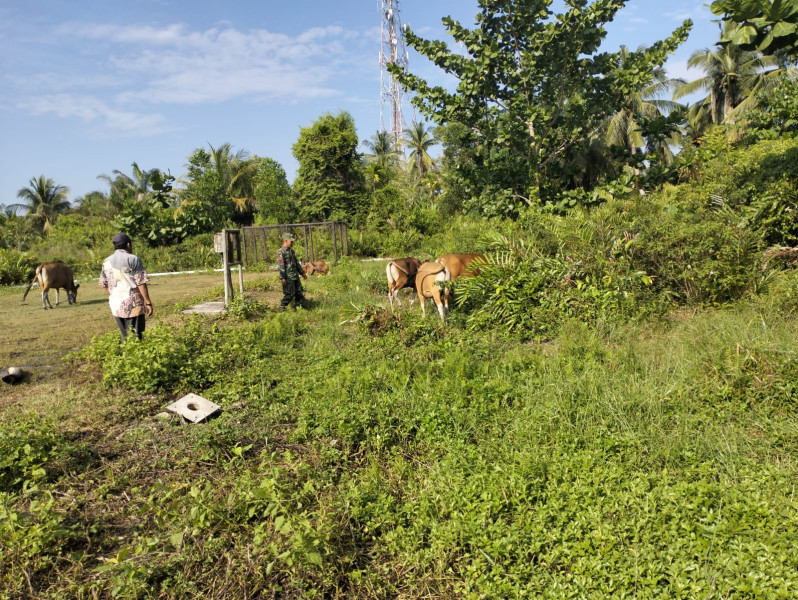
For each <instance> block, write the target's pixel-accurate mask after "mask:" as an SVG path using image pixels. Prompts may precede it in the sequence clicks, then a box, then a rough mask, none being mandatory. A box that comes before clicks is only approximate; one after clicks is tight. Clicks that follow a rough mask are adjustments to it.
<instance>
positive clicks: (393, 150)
mask: <svg viewBox="0 0 798 600" xmlns="http://www.w3.org/2000/svg"><path fill="white" fill-rule="evenodd" d="M363 145H364V146H365V147H366V148H368V149H369V150H370V151H371V153H370V154H366V160H367V162H376V163H377V164H378V165H379V167H380V168H382V169H385V168H390V167H392V166H394V165H395V164H396V161H397V158H398V157H399V150H398V149H397V147H396V141H395V140H394V139H393V136H392V135H391V134H390V133H388V132H387V131H378V132H377V133H375V134H374V135H373V136H371V139H370V140H364V141H363Z"/></svg>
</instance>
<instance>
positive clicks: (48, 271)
mask: <svg viewBox="0 0 798 600" xmlns="http://www.w3.org/2000/svg"><path fill="white" fill-rule="evenodd" d="M37 281H38V283H39V287H41V288H42V308H43V309H45V310H47V307H48V306H49V307H50V308H53V305H52V304H50V293H49V292H50V290H53V289H54V290H55V305H56V306H58V305H59V304H61V289H63V290H64V291H65V292H66V293H67V300H68V301H69V303H70V304H73V303H74V302H76V301H77V299H78V288H79V287H80V284H77V285H76V284H75V277H74V275H73V274H72V269H70V268H69V267H68V266H66V264H65V263H63V262H61V261H60V260H58V261H55V262H48V263H42V264H40V265H39V266H38V267H36V275H34V276H33V279H32V280H31V282H30V283H29V284H28V287H27V289H25V293H24V294H23V296H22V301H23V302H25V298H27V296H28V292H29V291H30V288H31V287H32V286H33V284H34V283H36V282H37Z"/></svg>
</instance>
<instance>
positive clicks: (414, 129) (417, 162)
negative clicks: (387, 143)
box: [404, 123, 438, 177]
mask: <svg viewBox="0 0 798 600" xmlns="http://www.w3.org/2000/svg"><path fill="white" fill-rule="evenodd" d="M404 143H405V146H407V147H408V148H410V156H408V157H407V162H408V164H409V165H413V166H415V168H416V172H417V173H418V176H419V177H423V176H424V173H426V172H427V171H429V170H430V169H432V166H433V165H434V164H435V161H434V160H432V157H431V156H430V155H429V152H428V151H429V149H430V148H432V146H434V145H435V144H437V143H438V140H437V139H435V136H434V134H433V132H432V130H431V129H427V128H426V127H425V125H424V123H414V124H413V125H412V126H411V127H410V128H409V129H408V130H407V131H405V140H404Z"/></svg>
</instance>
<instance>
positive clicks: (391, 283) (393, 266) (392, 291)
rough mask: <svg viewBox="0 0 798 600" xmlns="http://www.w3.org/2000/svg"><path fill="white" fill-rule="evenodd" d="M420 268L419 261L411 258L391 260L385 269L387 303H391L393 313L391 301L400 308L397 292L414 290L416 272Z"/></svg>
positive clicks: (400, 302)
mask: <svg viewBox="0 0 798 600" xmlns="http://www.w3.org/2000/svg"><path fill="white" fill-rule="evenodd" d="M420 266H421V261H420V260H418V259H417V258H413V257H412V256H408V257H407V258H397V259H396V260H392V261H391V262H389V263H388V264H387V265H386V267H385V277H386V278H387V279H388V302H390V303H391V311H393V301H394V299H396V301H397V302H398V303H399V308H402V301H401V300H400V299H399V290H401V289H404V288H415V286H416V272H417V271H418V268H419V267H420ZM410 305H411V306H412V305H413V297H412V296H411V297H410Z"/></svg>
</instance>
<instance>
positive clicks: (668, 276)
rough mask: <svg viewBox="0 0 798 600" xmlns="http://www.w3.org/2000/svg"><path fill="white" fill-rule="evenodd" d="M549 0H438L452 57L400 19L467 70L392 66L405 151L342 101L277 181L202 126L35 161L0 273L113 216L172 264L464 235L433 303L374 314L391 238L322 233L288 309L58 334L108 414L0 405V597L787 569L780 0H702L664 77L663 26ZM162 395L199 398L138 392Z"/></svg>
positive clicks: (787, 173) (785, 189) (439, 586)
mask: <svg viewBox="0 0 798 600" xmlns="http://www.w3.org/2000/svg"><path fill="white" fill-rule="evenodd" d="M567 4H568V6H569V7H570V10H569V12H568V13H567V14H565V15H560V16H559V17H558V18H549V17H550V16H551V15H550V14H549V13H548V12H547V11H548V6H549V3H548V2H545V1H543V0H533V1H532V2H522V3H519V2H513V1H511V0H490V1H485V2H481V3H480V6H481V11H482V12H481V13H480V15H479V17H478V23H479V29H478V30H476V31H473V32H471V31H467V30H465V29H464V28H462V27H461V26H460V25H459V24H457V23H454V22H453V21H449V22H448V24H449V27H450V30H451V31H452V33H453V35H454V37H455V39H456V40H460V41H462V42H463V43H465V44H466V46H467V48H468V50H469V56H468V57H463V56H459V55H453V54H451V53H449V52H448V51H447V50H446V48H445V47H444V46H443V45H441V43H439V42H428V41H425V40H422V39H421V38H419V37H417V36H416V35H415V34H413V33H412V32H407V40H408V43H410V44H412V45H414V47H416V49H417V50H419V51H420V52H421V53H422V54H425V55H427V56H429V57H430V58H431V59H432V60H433V61H434V62H435V64H438V65H439V66H441V67H442V68H444V69H446V70H447V71H449V72H452V73H454V74H456V75H457V76H458V78H459V80H460V81H461V86H460V87H458V89H457V90H456V91H455V92H450V91H444V90H440V89H431V88H429V87H428V86H427V85H426V83H425V82H424V81H423V80H421V79H419V78H416V77H414V76H413V75H411V74H409V73H404V74H402V73H399V72H396V75H397V77H400V78H401V79H402V81H403V82H404V84H405V85H407V86H408V87H409V88H412V89H414V90H415V91H416V93H417V94H418V95H417V96H416V98H417V102H418V103H419V106H420V107H421V108H422V109H425V110H427V112H428V115H429V116H430V118H431V119H432V120H433V121H434V122H435V124H436V127H435V128H429V127H427V126H426V125H425V124H419V125H418V126H416V127H414V128H413V129H412V130H410V131H409V132H408V135H407V139H406V140H404V143H405V144H406V145H407V149H408V151H409V152H408V160H407V164H404V165H403V164H402V162H401V160H400V157H401V154H400V153H399V152H398V151H397V146H396V143H395V140H392V139H391V138H390V136H389V135H387V134H385V132H378V133H377V134H375V135H374V136H373V137H371V138H370V139H369V140H367V141H366V142H364V143H363V147H364V149H365V150H366V151H367V152H366V153H364V154H362V155H361V154H359V153H358V152H357V148H358V137H357V135H356V130H355V124H354V122H353V121H352V119H351V117H350V116H349V115H347V114H345V113H341V114H338V115H324V116H322V117H321V118H320V119H319V120H318V121H317V122H316V123H314V124H313V125H312V126H311V127H308V128H305V129H303V130H302V132H301V134H300V138H299V140H298V141H297V143H296V144H295V146H294V152H295V155H296V156H297V159H298V160H299V161H300V172H299V174H298V176H297V180H296V181H295V182H294V184H293V186H292V185H290V184H289V183H288V182H287V180H286V177H285V173H284V171H283V170H282V167H281V166H280V165H278V164H277V163H276V162H275V161H273V160H271V159H268V158H261V157H251V156H249V155H248V154H247V153H246V152H243V151H239V152H234V151H233V149H232V147H231V146H230V145H228V144H225V145H223V146H221V147H219V148H213V147H211V148H209V150H205V149H197V150H195V151H194V152H193V153H192V154H191V156H190V157H189V160H188V165H187V170H188V172H187V174H186V175H185V176H184V177H182V178H181V180H180V181H177V180H175V179H173V178H172V177H171V175H169V174H164V173H162V172H161V171H160V170H158V169H153V170H150V171H144V170H142V169H140V168H139V167H138V165H136V164H135V163H134V164H133V173H132V176H128V175H125V174H123V173H119V172H117V173H115V174H114V175H113V176H111V177H107V180H108V181H109V183H110V184H111V191H110V193H109V194H104V193H99V192H98V193H97V194H91V195H88V196H86V197H85V198H82V199H80V201H79V202H78V205H77V206H75V207H72V208H67V207H64V206H63V200H64V189H63V188H62V187H59V186H58V185H57V184H56V183H55V182H52V181H51V180H47V179H46V178H45V177H41V178H35V179H33V180H31V182H30V186H29V187H28V188H25V189H26V190H27V192H21V194H20V199H22V200H24V201H25V203H26V206H27V208H28V209H29V210H28V211H27V212H28V214H27V215H25V216H21V215H20V216H17V215H16V212H15V211H13V210H12V211H11V212H10V213H9V214H8V215H6V216H4V217H0V277H2V282H3V283H20V282H22V281H25V280H26V278H29V277H30V275H31V268H32V267H33V266H35V264H36V263H37V262H39V261H41V260H43V259H45V258H46V259H56V258H62V259H64V260H68V262H70V263H71V264H73V265H74V266H75V268H76V270H77V271H78V272H79V273H82V274H89V273H94V272H96V270H97V269H98V268H99V261H100V260H101V259H102V257H103V256H104V255H105V254H106V253H107V251H108V250H107V240H108V239H109V238H110V235H111V234H112V233H113V231H114V230H116V229H119V228H125V229H127V230H128V231H138V232H140V234H139V237H140V239H141V240H147V241H148V242H149V243H148V244H143V243H142V244H140V246H139V247H138V248H137V252H138V253H139V254H141V255H142V257H143V259H144V262H145V264H147V266H148V268H149V269H150V270H171V269H177V268H183V267H193V268H196V267H202V266H208V265H213V264H214V263H215V261H216V258H215V255H213V253H212V251H211V249H210V246H211V234H212V232H213V231H216V230H218V229H220V228H221V227H223V226H228V225H229V226H235V225H236V224H240V223H252V222H254V223H274V222H291V221H295V220H303V219H321V218H337V219H346V220H347V221H348V223H349V224H350V227H351V234H350V241H351V243H352V247H353V250H354V253H355V254H357V255H361V256H376V255H383V254H389V255H400V254H402V255H405V254H414V255H418V256H420V257H422V258H430V257H434V256H437V255H440V254H442V253H446V252H472V251H480V252H485V253H486V256H487V261H486V264H485V265H484V266H483V269H482V272H481V273H480V275H479V276H477V277H474V278H470V279H464V280H460V281H458V282H456V283H455V285H454V293H455V297H456V306H455V307H454V308H453V310H452V311H451V313H450V316H449V319H448V321H447V322H446V323H440V322H438V321H437V320H435V319H433V318H428V319H427V320H426V321H422V320H421V318H420V314H419V312H418V310H417V308H416V309H414V310H412V311H411V310H407V311H402V312H398V313H397V314H393V313H391V312H389V311H388V310H387V309H386V304H387V303H386V301H385V300H384V293H385V282H384V274H383V264H382V263H377V264H374V263H361V262H359V261H356V260H349V259H344V260H343V261H342V262H341V263H339V264H338V265H337V266H336V267H335V268H334V269H333V271H332V274H331V275H330V276H328V277H326V278H323V279H318V280H315V281H313V282H312V283H311V286H310V294H309V295H310V297H311V299H312V304H311V306H310V309H309V310H299V311H297V312H288V313H278V312H277V311H275V310H274V309H273V308H272V307H271V306H270V305H269V304H268V303H266V302H262V301H255V300H252V299H249V300H241V299H239V300H238V301H237V302H236V303H235V304H234V305H233V306H232V308H231V310H230V311H229V312H228V314H227V315H226V316H224V317H221V318H218V319H215V320H211V321H208V320H207V319H204V318H200V317H187V316H182V315H180V314H179V313H178V311H177V310H169V309H167V310H166V317H165V318H163V320H162V321H161V322H159V323H157V324H156V325H155V326H154V327H152V328H151V329H150V330H149V331H148V332H147V334H146V335H145V338H144V340H143V341H141V342H137V341H133V342H131V343H128V344H126V345H124V346H120V344H119V342H118V334H117V333H109V334H107V335H103V336H100V337H98V338H95V339H94V340H93V341H92V342H91V344H89V345H87V346H86V347H85V348H82V349H79V350H77V351H75V352H73V353H72V354H71V355H70V356H69V360H70V365H71V370H72V373H73V376H74V377H81V378H83V381H85V385H86V386H88V391H87V392H86V393H87V394H90V395H96V396H97V397H102V398H104V399H105V402H106V404H107V407H106V408H107V412H106V418H107V419H108V421H109V424H108V428H109V431H114V432H117V434H118V435H116V436H115V437H111V436H110V434H106V433H104V432H103V431H99V430H95V431H93V432H91V434H84V433H81V432H82V430H81V429H80V427H78V425H77V423H78V422H79V420H78V418H75V421H69V420H66V421H56V420H55V419H53V418H51V417H50V416H49V415H48V414H44V413H43V411H39V412H33V413H30V414H19V415H15V416H14V418H10V419H8V420H4V421H3V423H2V424H0V590H3V591H0V597H2V598H16V597H24V596H25V595H31V596H35V597H43V598H64V597H69V598H73V597H74V598H93V597H115V598H182V597H200V596H203V597H219V598H243V597H263V598H266V597H283V598H314V597H315V598H418V597H431V598H474V599H477V598H520V597H541V598H608V597H612V598H616V597H617V598H624V597H626V598H685V599H688V598H690V599H691V598H736V599H743V598H785V599H786V598H792V597H794V596H795V589H796V587H798V551H796V549H795V544H794V540H795V538H796V536H797V535H798V503H796V500H795V497H794V488H795V484H796V481H795V473H796V467H798V445H796V440H798V425H796V423H798V420H796V417H798V410H797V408H796V398H798V392H797V390H798V377H797V376H796V360H798V346H797V345H796V343H795V339H796V333H798V315H796V306H798V305H797V304H796V301H797V300H798V291H797V289H798V288H796V285H798V275H797V274H796V271H795V269H794V264H795V261H796V258H798V249H796V248H797V247H798V139H796V136H795V132H796V124H797V123H798V101H796V94H795V89H796V85H797V84H796V81H795V78H794V74H793V72H792V70H791V69H790V66H791V64H792V61H793V57H794V56H795V52H794V43H793V44H792V45H791V44H790V43H789V42H790V40H794V37H793V38H790V37H789V35H788V33H789V32H787V30H786V29H785V27H784V26H781V25H779V22H780V21H781V22H784V23H787V24H789V23H792V22H794V14H793V13H791V12H787V13H784V14H781V13H779V14H769V16H768V19H769V20H768V19H765V21H762V20H761V19H762V18H763V17H762V16H761V15H757V14H754V13H755V11H756V10H759V8H758V7H760V4H762V3H761V2H758V1H752V0H740V1H739V2H731V1H728V0H724V1H723V2H715V3H714V4H713V6H715V7H716V9H717V10H719V11H721V12H725V13H726V16H727V17H728V20H729V22H730V24H729V25H727V27H726V29H725V30H724V34H723V35H724V38H723V41H722V45H719V46H718V47H717V48H716V50H717V52H716V51H714V50H713V51H710V50H707V51H706V52H701V53H697V54H696V55H695V60H694V62H695V64H696V65H705V66H706V78H704V79H703V80H701V81H699V82H697V83H695V84H694V85H692V86H691V84H689V83H687V82H667V81H666V80H665V79H664V77H663V75H662V72H661V70H660V66H661V64H662V62H663V61H664V60H665V58H666V54H667V52H668V51H671V50H672V49H673V47H675V45H676V44H678V43H679V41H680V40H681V39H683V37H684V35H685V33H686V31H687V29H688V28H689V23H688V24H685V26H684V28H682V29H680V30H678V31H677V32H675V33H674V36H673V37H672V38H669V40H666V41H665V42H663V43H661V44H655V45H653V46H652V47H651V48H649V49H640V50H639V51H637V52H633V53H629V52H626V51H624V52H620V53H618V54H612V55H608V54H599V53H598V52H597V49H598V45H599V43H600V40H601V38H602V35H603V30H602V27H601V25H602V23H604V22H606V21H607V20H608V19H610V18H611V17H612V15H613V14H614V13H615V11H617V10H618V9H620V8H621V7H622V5H623V4H624V3H623V2H621V1H617V0H597V1H596V2H594V3H592V4H590V5H587V4H586V3H584V2H569V3H567ZM764 4H768V3H764ZM774 4H775V3H774ZM721 9H722V10H721ZM732 9H740V10H743V12H744V13H745V15H744V18H743V17H739V18H738V17H735V15H736V13H735V11H734V10H732ZM751 11H754V13H752V12H751ZM735 19H736V20H735ZM757 19H760V20H757ZM737 21H739V22H741V23H743V24H742V26H741V27H743V28H750V27H754V28H756V24H757V23H765V24H764V25H763V27H764V29H763V32H764V35H763V36H759V35H758V34H757V35H754V34H753V33H752V32H751V31H750V29H745V31H744V33H741V30H735V29H734V26H733V25H732V23H736V22H737ZM773 31H777V32H780V33H781V32H784V35H780V36H779V37H785V38H788V39H785V40H780V41H779V43H778V44H773V49H774V52H775V53H774V54H772V55H765V54H761V53H760V51H766V50H768V48H770V46H769V45H768V39H770V42H772V41H773V39H772V38H773V36H772V35H771V37H770V38H768V37H767V36H768V34H769V33H772V32H773ZM763 32H760V33H763ZM576 33H579V34H580V35H581V36H582V37H581V38H580V39H581V40H582V42H581V43H582V45H581V46H579V47H576V46H573V47H571V46H570V45H569V44H567V43H565V42H567V41H568V40H569V39H572V37H573V36H574V35H576ZM735 36H737V37H735ZM741 36H745V39H744V40H743V39H742V38H741ZM735 39H736V40H738V41H739V42H740V44H741V45H738V46H735V42H734V40H735ZM516 42H518V43H517V44H516ZM510 47H512V48H519V50H518V52H517V53H515V52H509V50H508V48H510ZM572 52H576V54H575V55H573V54H571V53H572ZM541 53H547V56H550V55H556V57H557V59H558V60H557V61H553V62H552V64H551V69H550V68H549V67H546V66H540V65H538V63H537V62H536V61H537V59H536V57H538V56H540V55H541ZM582 54H585V55H587V56H590V57H591V60H583V61H577V60H576V57H578V56H581V55H582ZM719 56H723V57H724V58H723V60H716V59H717V58H718V57H719ZM536 65H537V67H539V68H536ZM554 66H556V69H555V68H554ZM741 67H742V68H741ZM525 69H529V70H530V73H531V75H530V77H533V76H534V80H526V79H524V77H525V76H524V75H523V73H524V72H525ZM552 69H553V71H552ZM554 71H556V72H557V73H560V74H562V76H563V81H565V83H566V84H567V85H562V86H561V87H560V88H559V89H556V90H555V89H554V88H553V87H551V86H552V84H553V82H554V79H555V74H554ZM586 73H587V74H589V75H590V77H591V78H594V79H593V83H594V84H595V87H594V88H592V89H584V88H583V89H580V88H579V86H578V85H575V84H574V82H575V81H577V80H578V79H579V78H580V77H584V76H585V74H586ZM558 81H559V80H558ZM568 82H570V83H568ZM527 86H529V87H528V88H527ZM684 86H688V87H687V88H685V87H684ZM698 89H705V90H707V91H708V95H707V97H706V98H704V99H701V100H699V101H698V102H695V103H694V104H692V105H691V106H682V107H680V106H678V105H677V103H676V101H673V100H669V101H668V102H667V103H663V102H662V101H661V99H658V98H656V97H654V96H652V94H655V93H656V91H657V90H659V91H662V90H669V91H671V92H673V91H676V97H677V100H678V97H680V94H681V95H682V96H683V95H684V94H685V93H687V92H694V91H696V90H698ZM525 90H526V91H529V90H535V93H538V94H539V95H538V96H534V95H533V96H529V95H528V94H526V92H525ZM679 90H681V91H679ZM555 92H557V93H560V94H562V93H564V94H566V100H567V102H566V104H568V105H569V110H566V111H558V110H556V103H557V98H558V96H557V95H556V94H555ZM517 96H524V98H523V99H522V100H518V101H517V102H515V101H513V99H514V98H516V97H517ZM530 99H531V100H530ZM580 120H582V121H583V122H590V123H591V126H590V127H579V126H578V122H579V121H580ZM533 125H534V126H533ZM538 125H540V127H538ZM436 143H440V144H442V146H443V152H442V155H441V157H440V159H439V160H438V161H434V160H433V159H432V157H431V156H430V154H429V151H430V149H431V147H432V146H433V145H434V144H436ZM322 248H323V245H322ZM272 287H275V282H274V278H273V275H271V274H266V275H264V277H263V279H262V280H261V281H259V282H256V283H254V284H250V288H249V289H250V291H256V290H260V291H263V290H269V289H271V288H272ZM216 292H218V290H216V291H211V292H210V293H209V294H206V295H204V296H203V297H210V296H213V295H218V294H217V293H216ZM177 308H180V307H177ZM189 391H191V392H197V393H201V394H202V395H204V396H206V397H208V398H209V399H211V400H213V401H214V402H217V403H219V404H220V405H222V406H223V408H224V410H223V412H222V413H221V416H218V417H217V418H214V419H212V420H210V421H209V422H207V423H203V424H201V425H196V426H190V427H188V426H182V425H181V424H180V423H178V422H177V421H176V420H157V419H153V415H154V414H155V413H157V412H158V411H159V410H161V409H162V407H163V406H164V405H165V404H167V403H168V402H169V401H171V399H174V398H176V397H178V396H180V395H182V394H184V393H186V392H189ZM23 412H24V411H23Z"/></svg>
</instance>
